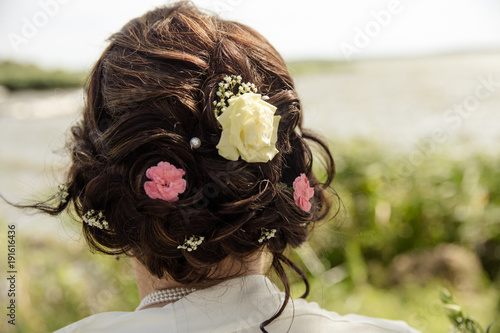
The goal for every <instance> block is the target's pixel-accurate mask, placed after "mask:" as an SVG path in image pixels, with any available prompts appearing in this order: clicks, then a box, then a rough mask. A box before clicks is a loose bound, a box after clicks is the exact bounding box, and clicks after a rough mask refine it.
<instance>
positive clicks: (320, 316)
mask: <svg viewBox="0 0 500 333" xmlns="http://www.w3.org/2000/svg"><path fill="white" fill-rule="evenodd" d="M288 308H289V309H290V310H288V311H287V315H286V317H285V318H283V319H278V320H277V324H279V325H284V324H286V323H288V325H289V326H290V333H298V332H308V331H311V332H318V333H321V332H336V333H344V332H358V333H382V332H387V333H396V332H397V333H418V331H416V330H414V329H412V328H411V327H409V326H408V324H406V323H405V322H403V321H394V320H387V319H381V318H372V317H366V316H361V315H355V314H349V315H345V316H341V315H339V314H338V313H335V312H331V311H326V310H324V309H322V308H320V307H319V305H318V304H317V303H309V302H307V301H305V300H303V299H297V300H294V301H293V304H290V306H289V307H288ZM270 327H272V325H271V326H270Z"/></svg>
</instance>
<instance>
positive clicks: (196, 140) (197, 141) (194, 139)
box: [189, 136, 201, 149]
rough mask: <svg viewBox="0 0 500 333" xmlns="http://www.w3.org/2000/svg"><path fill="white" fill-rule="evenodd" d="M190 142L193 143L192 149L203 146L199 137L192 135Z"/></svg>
mask: <svg viewBox="0 0 500 333" xmlns="http://www.w3.org/2000/svg"><path fill="white" fill-rule="evenodd" d="M189 144H190V145H191V149H197V148H200V146H201V140H200V138H198V137H196V136H195V137H192V138H191V140H189Z"/></svg>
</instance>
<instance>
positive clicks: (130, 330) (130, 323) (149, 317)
mask: <svg viewBox="0 0 500 333" xmlns="http://www.w3.org/2000/svg"><path fill="white" fill-rule="evenodd" d="M159 312H161V313H159ZM172 319H173V318H171V317H170V316H169V315H168V313H165V312H164V311H161V308H158V309H152V310H149V311H137V312H104V313H99V314H96V315H93V316H90V317H87V318H85V319H82V320H80V321H77V322H75V323H73V324H71V325H68V326H66V327H63V328H61V329H59V330H57V331H55V332H54V333H79V332H82V333H83V332H93V333H117V332H120V333H136V332H153V331H155V330H154V329H155V328H158V327H162V326H163V327H165V325H167V326H168V325H169V324H171V323H172Z"/></svg>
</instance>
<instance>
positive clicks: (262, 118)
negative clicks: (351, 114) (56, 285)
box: [36, 2, 416, 333]
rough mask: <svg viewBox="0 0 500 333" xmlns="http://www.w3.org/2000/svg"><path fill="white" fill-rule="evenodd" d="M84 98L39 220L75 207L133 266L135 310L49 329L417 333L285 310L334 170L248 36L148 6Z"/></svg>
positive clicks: (102, 62) (199, 16)
mask: <svg viewBox="0 0 500 333" xmlns="http://www.w3.org/2000/svg"><path fill="white" fill-rule="evenodd" d="M86 94H87V101H86V107H85V110H84V114H83V121H82V123H81V124H79V125H78V126H75V127H73V128H72V134H73V139H72V142H71V144H70V146H71V149H72V165H71V168H70V170H69V173H68V181H67V183H66V184H64V185H61V186H60V191H59V192H58V194H57V195H56V198H57V199H58V201H57V203H56V204H55V205H53V206H50V205H47V204H40V205H37V206H36V207H37V208H39V209H42V210H44V211H45V212H48V213H51V214H59V213H61V212H62V211H64V210H65V209H70V208H71V209H74V211H76V212H77V214H78V215H79V216H81V218H82V226H83V233H84V235H85V238H86V240H87V242H88V244H89V246H90V247H91V248H92V249H94V250H97V251H101V252H103V253H106V254H110V255H119V254H124V255H127V256H129V257H131V258H132V261H133V263H134V270H135V274H136V277H137V283H138V287H139V293H140V297H141V304H140V305H139V306H138V308H137V310H136V311H135V312H132V313H124V312H110V313H102V314H97V315H94V316H91V317H89V318H86V319H83V320H81V321H79V322H77V323H74V324H72V325H70V326H67V327H65V328H63V329H61V330H59V331H58V332H192V333H194V332H260V331H262V332H305V331H311V332H416V331H415V330H413V329H411V328H409V327H408V326H407V325H406V324H405V323H403V322H394V321H388V320H382V319H374V318H368V317H363V316H357V315H348V316H339V315H338V314H336V313H333V312H328V311H325V310H322V309H320V308H319V307H318V305H317V304H315V303H307V302H306V301H305V300H304V299H298V300H291V299H290V285H289V280H288V277H287V273H286V271H285V266H289V267H291V268H292V269H293V270H295V271H296V272H297V273H298V274H299V275H300V276H301V277H302V278H303V279H304V282H305V283H306V289H307V290H308V285H307V279H306V277H305V275H304V274H303V273H302V271H301V270H300V269H299V268H298V267H297V266H296V265H295V264H294V263H293V262H292V261H291V260H290V259H288V258H287V257H286V256H285V255H284V254H283V253H284V250H285V249H286V248H287V247H288V246H291V247H297V246H299V245H301V244H302V243H303V242H305V241H306V240H307V237H308V235H309V233H310V231H311V230H312V229H313V227H314V224H315V223H316V221H319V220H321V219H325V218H327V217H328V216H329V215H330V207H331V203H330V202H331V199H332V194H330V193H329V184H330V183H331V182H332V180H333V177H334V163H333V159H332V156H331V154H330V151H329V149H328V147H327V145H326V144H325V143H324V142H323V141H321V140H320V139H318V138H317V137H315V136H314V135H313V134H312V133H311V132H308V131H306V130H304V129H303V128H302V125H301V118H302V110H301V104H300V100H299V98H298V96H297V93H296V92H295V90H294V85H293V81H292V78H291V76H290V74H289V72H288V70H287V67H286V65H285V63H284V62H283V59H282V58H281V56H280V55H279V54H278V53H277V52H276V50H275V49H274V48H273V47H272V46H271V45H270V44H269V43H268V41H267V40H265V39H264V38H263V37H262V36H261V35H259V34H258V33H257V32H255V31H254V30H252V29H250V28H248V27H246V26H244V25H242V24H239V23H236V22H231V21H225V20H221V19H219V18H217V17H214V16H210V15H207V14H204V13H201V12H200V11H198V10H197V9H196V8H195V7H194V6H192V5H191V4H189V3H186V2H181V3H177V4H175V5H174V6H171V7H165V8H158V9H155V10H153V11H151V12H148V13H146V14H145V15H143V16H141V17H139V18H137V19H134V20H132V21H131V22H129V23H128V24H127V25H125V27H123V29H122V30H121V31H119V32H118V33H116V34H114V35H113V36H112V37H111V42H110V45H109V46H108V48H107V49H106V50H105V51H104V53H103V54H102V56H101V58H100V59H99V60H98V62H97V64H96V65H95V67H94V69H93V71H92V73H91V76H90V79H89V82H88V84H87V87H86ZM310 145H313V146H314V147H315V148H317V154H316V155H314V156H315V157H319V158H320V162H321V163H320V164H322V165H324V170H323V171H322V172H323V173H324V175H323V176H322V179H323V181H320V180H319V179H317V178H316V177H315V176H314V175H313V173H312V161H313V154H312V151H311V146H310ZM269 268H272V269H274V271H275V272H276V274H277V276H278V277H279V278H280V279H281V281H282V283H283V285H284V290H285V292H284V293H282V292H280V291H279V290H278V289H277V287H276V286H275V285H274V284H273V283H271V282H270V280H268V279H267V277H266V276H265V275H264V274H266V273H267V272H268V270H269ZM306 294H307V292H306ZM305 296H306V295H304V297H305Z"/></svg>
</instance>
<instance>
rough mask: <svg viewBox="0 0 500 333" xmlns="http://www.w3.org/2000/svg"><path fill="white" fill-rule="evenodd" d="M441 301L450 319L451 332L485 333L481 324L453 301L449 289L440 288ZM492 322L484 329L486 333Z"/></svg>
mask: <svg viewBox="0 0 500 333" xmlns="http://www.w3.org/2000/svg"><path fill="white" fill-rule="evenodd" d="M440 296H441V301H442V302H443V304H444V308H445V309H446V312H447V315H448V318H449V319H450V321H451V324H452V328H451V332H452V333H485V331H484V329H483V328H482V327H481V325H480V324H479V323H478V322H477V321H475V320H474V319H472V318H471V317H469V315H468V314H466V313H465V312H464V311H463V310H462V308H461V307H460V306H459V305H457V304H456V303H455V302H454V301H453V296H452V295H451V293H450V291H449V290H446V289H443V290H441V295H440ZM492 326H493V323H491V324H490V325H489V326H488V328H487V329H486V333H489V332H490V329H491V328H492Z"/></svg>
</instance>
